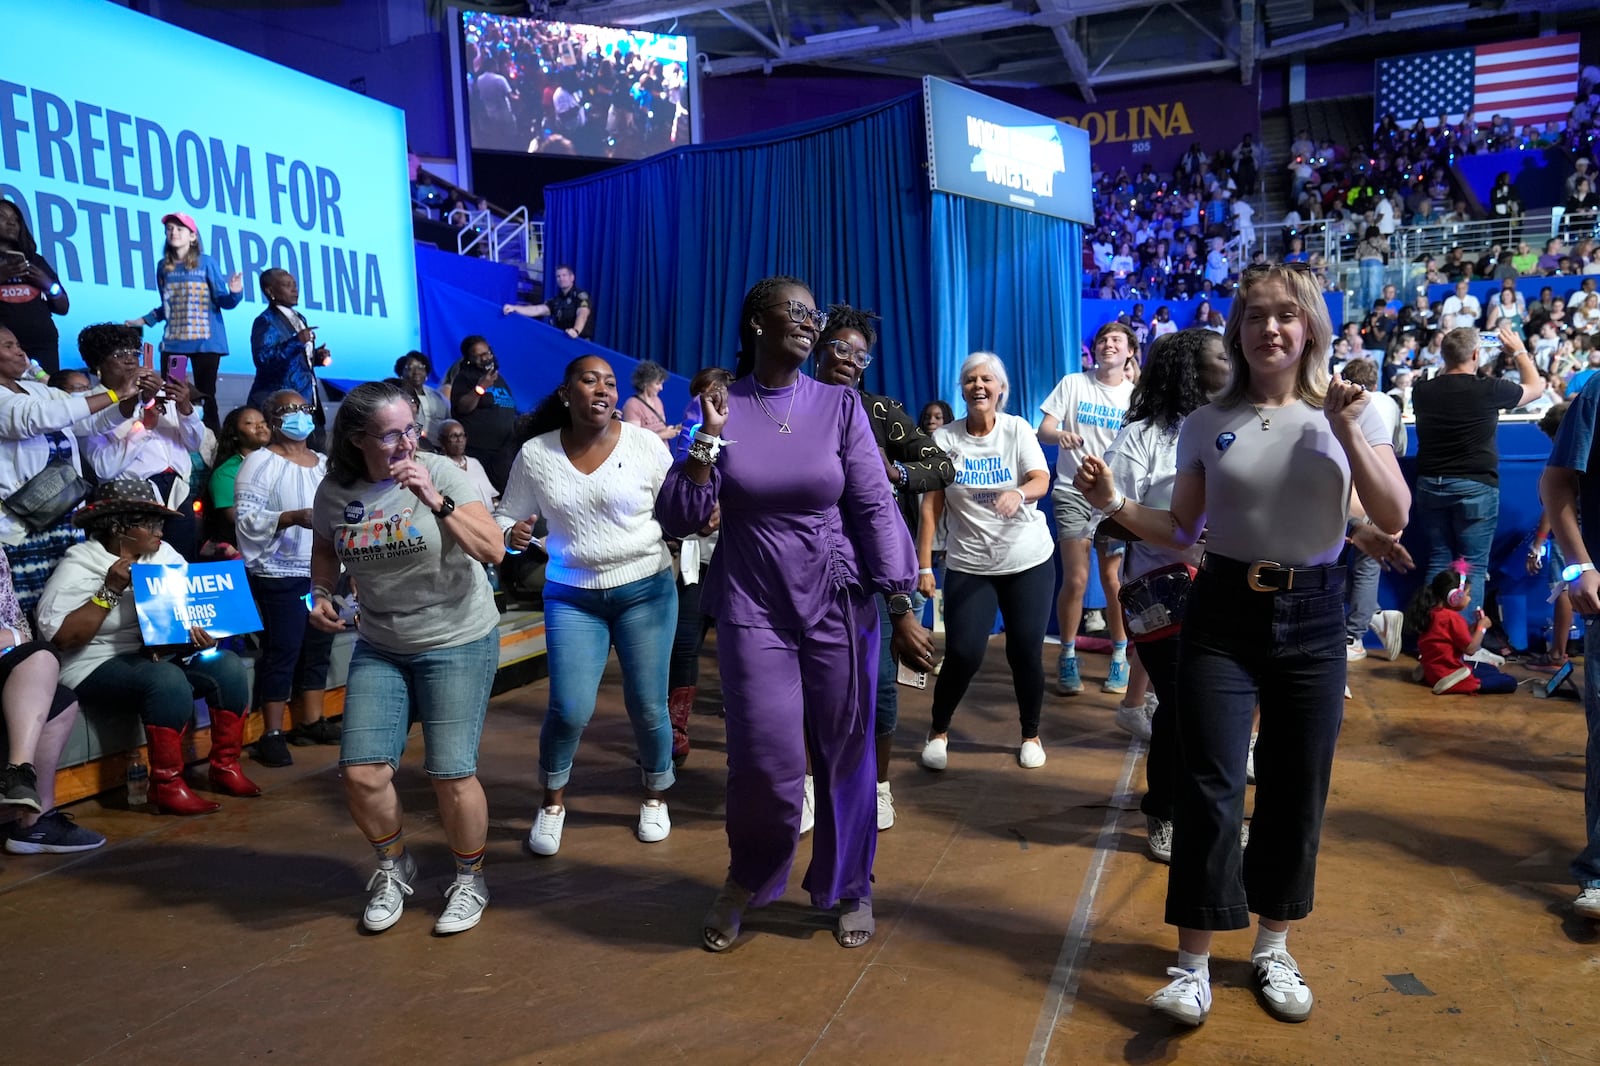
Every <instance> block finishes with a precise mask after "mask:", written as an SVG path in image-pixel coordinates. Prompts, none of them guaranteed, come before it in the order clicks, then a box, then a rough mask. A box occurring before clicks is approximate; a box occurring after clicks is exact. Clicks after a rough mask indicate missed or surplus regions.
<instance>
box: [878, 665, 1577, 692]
mask: <svg viewBox="0 0 1600 1066" xmlns="http://www.w3.org/2000/svg"><path fill="white" fill-rule="evenodd" d="M1569 665H1570V664H1569ZM894 679H895V680H896V681H898V682H900V684H902V685H909V686H910V687H912V688H927V687H928V675H927V673H926V672H925V671H922V670H913V669H911V667H909V666H907V665H906V664H905V663H900V664H899V668H898V669H897V670H896V672H895V678H894Z"/></svg>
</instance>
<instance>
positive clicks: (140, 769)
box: [128, 752, 150, 810]
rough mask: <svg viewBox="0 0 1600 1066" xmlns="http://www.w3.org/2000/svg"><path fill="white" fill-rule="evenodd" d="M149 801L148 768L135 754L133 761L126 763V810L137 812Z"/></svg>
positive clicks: (140, 757) (141, 757) (141, 758)
mask: <svg viewBox="0 0 1600 1066" xmlns="http://www.w3.org/2000/svg"><path fill="white" fill-rule="evenodd" d="M149 799H150V768H149V767H148V766H146V765H145V764H144V758H143V756H141V755H139V754H138V753H137V752H135V753H134V756H133V761H132V762H130V763H128V809H129V810H137V809H139V808H140V807H143V806H144V805H145V803H147V802H148V801H149Z"/></svg>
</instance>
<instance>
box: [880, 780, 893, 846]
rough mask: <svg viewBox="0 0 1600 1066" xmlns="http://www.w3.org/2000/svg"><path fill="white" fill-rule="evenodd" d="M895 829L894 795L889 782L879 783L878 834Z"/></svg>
mask: <svg viewBox="0 0 1600 1066" xmlns="http://www.w3.org/2000/svg"><path fill="white" fill-rule="evenodd" d="M893 828H894V793H893V792H892V791H890V789H889V782H887V781H879V782H878V832H880V833H881V832H883V831H884V830H885V829H893Z"/></svg>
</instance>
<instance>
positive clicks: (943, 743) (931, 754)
mask: <svg viewBox="0 0 1600 1066" xmlns="http://www.w3.org/2000/svg"><path fill="white" fill-rule="evenodd" d="M949 763H950V741H949V740H947V739H946V738H944V737H934V738H933V739H932V740H930V741H928V742H927V743H926V744H924V745H923V746H922V765H923V766H926V767H927V768H928V769H930V770H943V769H944V768H945V767H946V766H948V765H949Z"/></svg>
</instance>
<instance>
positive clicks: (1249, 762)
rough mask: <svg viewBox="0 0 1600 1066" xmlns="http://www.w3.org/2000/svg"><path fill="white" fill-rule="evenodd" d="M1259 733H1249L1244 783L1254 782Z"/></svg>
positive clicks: (1346, 695) (1348, 695)
mask: <svg viewBox="0 0 1600 1066" xmlns="http://www.w3.org/2000/svg"><path fill="white" fill-rule="evenodd" d="M1349 697H1350V693H1349V692H1346V693H1345V698H1346V699H1348V698H1349ZM1259 735H1260V734H1259V733H1251V734H1250V754H1248V755H1246V756H1245V757H1244V779H1245V783H1246V784H1251V785H1253V784H1255V783H1256V737H1258V736H1259Z"/></svg>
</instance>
